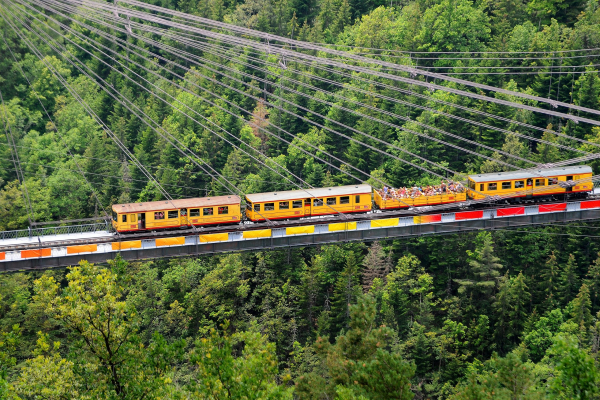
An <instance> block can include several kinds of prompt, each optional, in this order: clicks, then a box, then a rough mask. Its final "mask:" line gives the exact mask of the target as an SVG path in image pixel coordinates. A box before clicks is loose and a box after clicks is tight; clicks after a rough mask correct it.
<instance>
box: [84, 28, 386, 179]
mask: <svg viewBox="0 0 600 400" xmlns="http://www.w3.org/2000/svg"><path fill="white" fill-rule="evenodd" d="M92 29H93V28H92ZM98 33H100V32H98ZM100 34H101V33H100ZM117 40H118V41H120V39H117ZM132 47H135V48H138V49H140V50H144V51H148V50H145V49H141V48H139V47H137V46H135V45H133V46H132ZM107 50H110V49H107ZM111 51H112V50H111ZM136 54H138V53H136ZM150 54H151V55H152V56H154V57H156V58H158V59H160V60H163V61H165V62H169V63H173V62H172V61H170V60H167V59H165V58H163V57H161V56H160V55H157V54H154V53H150ZM138 55H139V54H138ZM141 57H143V56H141ZM128 61H130V62H131V60H128ZM149 62H151V63H152V61H151V60H149ZM134 64H135V65H137V66H139V67H140V68H142V69H144V70H146V71H148V72H149V73H152V74H155V75H157V74H156V72H154V71H151V70H149V69H147V68H146V67H144V66H143V65H140V64H138V63H135V62H134ZM173 64H175V63H173ZM155 65H156V66H157V67H158V68H161V69H163V70H165V71H166V72H169V73H171V74H173V75H174V76H177V77H178V78H180V79H182V80H183V81H186V82H188V83H189V84H191V85H193V86H195V87H197V88H199V89H200V90H203V91H206V89H205V88H203V87H200V86H198V85H197V84H195V83H194V82H190V81H189V80H187V79H186V78H185V77H182V76H181V75H178V74H176V73H174V72H173V71H170V70H167V69H166V68H164V67H162V66H160V65H159V64H155ZM175 65H178V64H175ZM194 73H196V74H198V72H197V71H195V72H194ZM157 76H158V75H157ZM202 77H205V78H207V77H206V76H204V75H202ZM161 78H162V77H161ZM208 79H210V78H208ZM213 81H214V80H213ZM215 82H216V81H215ZM174 85H175V86H177V87H179V88H181V89H182V90H184V91H187V92H189V90H187V89H186V88H185V87H181V86H180V85H178V84H176V83H174ZM234 90H236V89H234ZM238 92H239V91H238ZM210 93H211V95H212V96H214V97H216V98H218V99H220V100H223V101H224V102H226V103H228V104H230V105H232V106H233V107H235V108H238V109H239V110H240V111H242V112H245V113H248V114H249V115H252V113H250V112H249V111H247V110H245V109H243V108H241V107H240V106H239V105H237V104H235V103H233V102H231V101H229V100H227V99H226V98H223V97H221V96H218V95H216V94H214V93H212V92H210ZM201 99H202V100H203V101H207V102H209V104H211V105H213V106H216V107H218V108H219V109H221V110H222V111H225V112H227V113H229V114H231V115H234V116H236V117H237V118H240V116H239V115H235V114H233V113H231V111H229V110H227V109H224V108H222V107H221V106H219V105H218V104H216V103H213V102H210V100H208V99H205V98H201ZM253 99H258V98H256V97H254V98H253ZM298 117H299V118H301V117H300V116H298ZM259 119H261V120H263V121H265V120H264V119H262V118H259ZM246 122H247V121H246ZM250 124H251V122H250ZM253 126H255V127H256V128H257V129H259V130H260V131H262V132H264V133H266V134H268V135H270V136H273V137H276V138H277V139H279V140H282V141H284V142H286V143H287V144H290V145H292V146H294V147H296V148H297V149H299V150H300V151H302V152H304V153H306V154H308V155H310V156H311V157H315V158H317V159H319V160H320V161H322V162H325V163H327V164H328V165H329V166H331V167H333V168H336V169H338V170H340V171H341V172H342V173H345V174H347V175H349V176H351V177H353V178H355V179H357V180H359V179H358V178H356V177H354V176H352V175H351V174H349V173H348V172H347V171H344V170H342V169H340V168H339V167H336V166H335V165H333V164H331V163H329V162H327V161H326V160H323V159H321V158H319V157H318V156H315V155H313V154H311V153H308V152H306V151H305V150H304V149H302V148H301V147H298V146H297V145H294V143H293V142H292V143H290V142H288V141H286V140H285V139H283V138H281V137H279V136H274V135H273V134H272V133H271V132H269V131H268V130H265V129H264V128H262V127H261V126H260V125H253ZM275 128H276V129H278V130H281V131H282V132H284V133H286V134H288V135H290V136H292V137H293V138H294V139H298V140H299V141H301V142H302V143H304V144H306V145H308V146H309V147H311V148H314V149H315V150H317V151H320V152H324V151H323V150H322V149H319V148H318V147H316V146H314V145H312V144H311V143H308V142H306V141H304V140H303V139H300V138H298V137H297V136H295V135H293V134H291V133H289V132H287V131H285V130H283V129H281V128H280V127H277V126H275ZM324 153H325V154H326V155H328V156H329V157H331V158H333V159H336V160H337V161H340V162H341V163H343V164H345V165H346V166H348V167H350V168H352V169H354V170H357V171H358V172H361V173H362V174H365V175H366V176H370V174H368V173H366V172H363V171H361V170H359V169H357V168H355V167H354V166H352V165H351V164H348V163H345V162H343V161H342V160H340V159H339V158H337V157H335V156H333V155H331V154H329V153H327V152H324ZM371 178H373V179H376V180H379V179H377V178H375V177H372V176H371ZM381 183H383V184H385V182H381Z"/></svg>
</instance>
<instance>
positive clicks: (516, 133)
mask: <svg viewBox="0 0 600 400" xmlns="http://www.w3.org/2000/svg"><path fill="white" fill-rule="evenodd" d="M140 40H144V38H140ZM146 40H147V39H146ZM154 43H156V42H154ZM158 45H159V46H160V44H158ZM167 62H169V60H167ZM334 72H336V71H334ZM314 78H315V79H319V78H320V77H318V76H314ZM376 84H379V83H376ZM392 88H393V87H392ZM393 89H396V88H393ZM374 95H375V96H378V94H374ZM378 97H379V96H378ZM429 99H430V100H434V101H435V99H434V98H429ZM454 106H456V107H458V108H460V106H458V105H454ZM417 107H419V106H417ZM480 113H481V112H480ZM484 114H487V113H484ZM450 116H451V117H454V118H457V117H455V116H453V115H450ZM488 116H491V117H497V116H494V115H491V114H488ZM458 118H459V119H462V120H464V121H467V122H470V120H467V119H463V118H461V117H458ZM497 118H499V119H502V118H500V117H497ZM504 119H505V118H504ZM505 120H506V119H505ZM509 121H511V122H512V123H517V124H518V122H517V121H512V120H509ZM472 123H475V124H477V125H480V126H481V125H483V127H486V128H488V129H494V130H500V131H504V132H505V133H511V134H514V135H516V136H519V137H523V138H526V139H529V140H534V141H538V142H542V143H546V144H549V145H553V146H557V147H562V148H566V149H568V150H570V151H576V152H580V153H584V154H585V152H583V151H580V150H577V149H572V148H569V147H567V146H563V145H561V144H557V143H552V142H547V141H544V140H543V139H537V138H534V137H530V136H527V135H522V134H519V133H518V132H510V131H506V130H502V129H500V128H495V127H492V126H488V125H486V124H482V123H476V122H472ZM521 125H527V124H523V123H521ZM533 128H535V129H541V128H537V127H533ZM550 132H551V133H553V134H557V135H559V136H563V137H567V138H571V137H568V136H567V135H564V134H559V133H556V132H553V131H550ZM571 139H573V140H577V138H571ZM592 144H593V143H592ZM593 145H596V144H593Z"/></svg>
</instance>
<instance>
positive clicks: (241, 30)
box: [68, 0, 600, 126]
mask: <svg viewBox="0 0 600 400" xmlns="http://www.w3.org/2000/svg"><path fill="white" fill-rule="evenodd" d="M68 1H69V2H71V3H73V4H81V5H86V6H91V7H92V8H94V9H96V10H100V9H106V6H104V5H103V4H101V3H96V2H90V1H86V0H82V1H74V0H68ZM118 4H119V5H121V4H129V5H133V6H136V7H139V8H146V9H150V10H153V11H157V12H163V13H167V14H172V15H176V16H178V17H180V18H181V19H182V20H186V19H188V20H196V21H202V22H206V23H207V24H210V25H213V26H216V27H218V28H226V29H228V30H229V31H231V32H237V33H239V34H242V35H248V36H251V37H252V36H254V37H256V38H260V39H263V40H266V39H269V40H272V41H280V42H284V43H287V44H290V45H293V46H294V47H295V48H304V49H306V50H313V51H320V52H322V53H326V54H330V55H334V56H338V57H341V58H345V59H348V60H353V61H356V62H361V63H366V64H367V65H368V64H374V65H378V66H382V67H389V68H394V69H397V70H398V72H405V73H409V74H414V75H419V74H420V75H424V76H427V77H430V78H435V79H441V80H442V81H448V82H453V83H455V84H459V85H464V86H467V87H473V88H477V89H481V90H487V91H491V92H498V93H503V94H507V95H510V96H515V97H523V98H527V99H529V100H535V101H538V102H541V103H548V104H551V105H553V106H555V107H557V106H562V107H566V108H570V109H574V110H579V111H584V112H587V113H590V114H596V115H600V111H599V110H593V109H589V108H586V107H580V106H576V105H572V104H567V103H562V102H558V101H554V100H550V99H546V98H543V97H538V96H533V95H529V94H526V93H521V92H514V91H510V90H506V89H501V88H496V87H493V86H488V85H484V84H479V83H475V82H471V81H465V80H462V79H457V78H453V77H448V76H444V75H439V74H436V73H432V72H428V71H423V70H419V69H416V68H411V67H406V66H402V65H398V64H394V63H389V62H384V61H379V60H374V59H370V58H366V57H361V56H354V55H352V54H351V53H347V52H342V51H338V50H333V49H329V48H325V47H322V46H315V45H309V44H307V43H305V42H301V41H297V40H293V39H287V38H284V37H280V36H276V35H271V34H267V33H262V32H259V31H254V30H251V29H247V28H241V27H238V26H235V25H231V24H226V23H222V22H217V21H212V20H209V19H206V18H202V17H196V16H193V15H188V14H184V13H180V12H177V11H172V10H168V9H165V8H162V7H158V6H153V5H149V4H146V3H142V2H139V1H136V0H122V1H120V2H119V3H118ZM119 10H120V11H119V13H122V14H125V15H128V16H130V17H133V18H139V19H142V20H146V21H149V22H154V23H159V24H163V25H167V26H172V27H174V28H179V29H183V30H189V31H193V32H196V33H200V34H202V35H204V36H208V37H214V38H216V39H221V40H224V41H230V42H232V43H240V44H247V45H250V46H253V47H257V48H262V49H265V50H267V49H266V46H265V45H264V44H262V43H260V42H255V41H252V40H249V39H245V38H243V37H235V36H231V35H227V34H222V33H218V32H213V31H208V30H205V29H200V28H195V27H192V26H187V25H185V24H182V23H178V22H172V21H169V20H166V19H164V18H160V17H158V16H156V15H153V14H149V13H145V12H140V11H135V10H132V9H130V8H119ZM272 51H273V52H275V53H278V54H281V55H284V56H293V55H300V54H301V56H302V57H303V58H306V59H309V60H313V61H317V62H322V63H327V64H330V65H332V66H339V67H343V68H347V69H350V70H354V71H357V72H361V71H363V72H367V71H368V72H370V73H372V74H375V75H378V76H381V77H384V78H389V79H392V80H396V81H402V82H407V83H414V84H416V85H419V86H427V87H432V88H434V89H439V90H443V91H446V92H451V93H456V94H460V95H463V96H467V97H472V98H476V99H484V98H485V99H486V100H487V101H489V102H495V103H498V104H504V105H509V106H513V107H517V108H523V109H528V110H531V111H536V112H540V113H544V114H548V115H553V116H556V117H559V118H566V119H574V120H577V121H579V122H587V123H590V124H592V125H596V126H598V125H600V121H596V120H593V119H589V118H582V117H579V116H573V115H569V114H564V113H560V112H555V111H551V110H545V109H540V108H536V107H530V106H527V105H523V104H517V103H513V102H510V101H505V100H501V99H498V98H494V97H487V96H483V95H479V94H476V93H472V92H467V91H464V90H460V89H454V88H451V87H448V86H442V85H437V84H432V83H427V82H422V81H418V80H414V79H410V78H404V77H401V76H397V75H392V74H385V73H379V72H378V71H377V70H374V69H369V68H364V67H359V66H355V65H350V64H344V63H342V62H337V61H334V60H332V59H328V58H324V57H316V56H311V55H308V54H303V53H300V52H298V51H291V50H287V49H284V48H273V49H272Z"/></svg>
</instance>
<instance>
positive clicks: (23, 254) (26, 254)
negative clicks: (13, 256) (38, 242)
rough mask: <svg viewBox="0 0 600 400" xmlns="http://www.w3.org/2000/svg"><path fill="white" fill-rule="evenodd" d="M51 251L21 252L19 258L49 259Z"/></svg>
mask: <svg viewBox="0 0 600 400" xmlns="http://www.w3.org/2000/svg"><path fill="white" fill-rule="evenodd" d="M51 255H52V250H51V249H39V250H21V258H34V257H50V256H51Z"/></svg>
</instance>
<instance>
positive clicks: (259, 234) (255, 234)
mask: <svg viewBox="0 0 600 400" xmlns="http://www.w3.org/2000/svg"><path fill="white" fill-rule="evenodd" d="M242 237H243V238H244V239H256V238H263V237H271V230H270V229H260V230H257V231H245V232H244V233H242Z"/></svg>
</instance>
